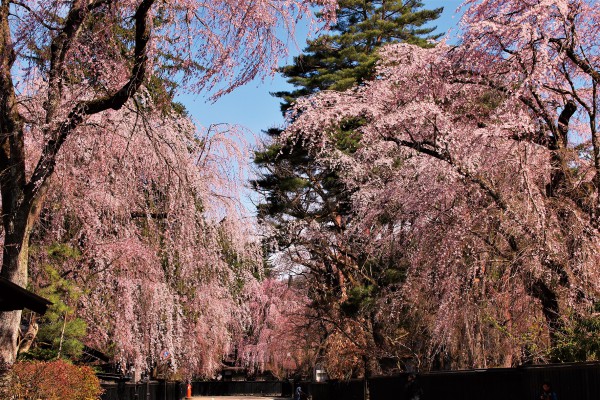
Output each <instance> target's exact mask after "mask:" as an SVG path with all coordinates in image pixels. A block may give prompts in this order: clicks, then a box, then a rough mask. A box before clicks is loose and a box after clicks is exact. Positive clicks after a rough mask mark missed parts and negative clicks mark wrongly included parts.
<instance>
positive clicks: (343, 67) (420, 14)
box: [253, 0, 443, 246]
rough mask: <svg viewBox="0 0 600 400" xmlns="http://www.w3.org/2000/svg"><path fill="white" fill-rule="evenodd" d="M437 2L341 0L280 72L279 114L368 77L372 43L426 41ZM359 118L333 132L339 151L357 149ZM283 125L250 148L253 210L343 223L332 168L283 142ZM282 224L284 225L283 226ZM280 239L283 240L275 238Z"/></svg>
mask: <svg viewBox="0 0 600 400" xmlns="http://www.w3.org/2000/svg"><path fill="white" fill-rule="evenodd" d="M442 10H443V9H442V8H437V9H434V10H426V9H423V2H422V1H415V0H391V1H390V0H379V1H364V0H341V1H340V2H339V8H338V11H337V23H336V24H335V25H334V26H333V27H332V29H331V31H330V32H329V33H328V34H325V35H322V36H320V37H318V38H316V39H314V40H311V41H309V42H308V46H307V47H306V49H305V50H304V53H303V54H301V55H299V56H298V57H295V58H294V62H293V64H291V65H288V66H286V67H283V68H282V69H281V73H282V74H283V75H284V76H285V77H286V78H287V80H288V82H289V83H291V84H292V85H294V86H295V89H294V90H292V91H289V92H278V93H275V94H274V95H275V96H277V97H279V98H281V99H282V100H283V103H282V105H281V107H282V111H283V112H284V113H285V112H286V110H288V109H289V107H290V105H291V104H292V103H293V101H294V100H295V99H297V98H299V97H301V96H306V95H310V94H312V93H316V92H318V91H321V90H345V89H348V88H349V87H352V86H353V85H356V84H361V83H362V82H364V81H366V80H368V79H370V78H372V75H373V70H374V66H375V64H376V62H377V49H378V48H379V47H381V46H382V45H384V44H388V43H397V42H405V43H412V44H417V45H420V46H431V45H432V42H433V41H434V40H435V39H437V38H439V36H440V35H433V34H432V32H433V31H434V30H435V27H432V26H429V23H430V22H431V21H433V20H435V19H436V18H438V17H439V15H440V14H441V12H442ZM357 124H360V121H348V122H347V123H346V124H345V125H344V126H340V129H339V131H338V132H337V136H338V144H339V147H340V149H341V150H343V151H347V152H353V151H355V150H356V149H357V148H358V146H359V142H360V138H359V136H358V135H357V134H356V133H355V131H354V129H355V128H356V126H357ZM280 133H281V131H280V130H279V129H277V128H274V129H269V130H268V131H267V135H268V136H269V137H270V139H269V141H270V143H269V144H268V145H267V146H266V148H265V149H264V150H263V151H259V152H257V153H256V154H255V159H254V162H255V163H256V164H257V165H258V166H259V167H260V168H261V171H262V176H261V177H260V179H258V180H256V181H254V182H253V184H254V187H255V189H256V190H257V191H259V192H260V193H262V194H263V195H264V199H265V201H264V202H263V203H262V204H259V216H260V217H261V218H262V219H263V221H269V222H270V223H273V224H275V225H276V228H278V229H279V230H281V229H284V228H285V225H287V223H288V222H289V221H290V220H294V219H303V220H306V219H310V220H316V221H317V222H319V223H321V224H323V225H324V226H325V227H327V228H331V227H333V228H334V229H337V230H339V229H342V227H343V223H344V219H345V218H344V216H345V211H346V209H347V205H348V197H349V193H347V191H346V189H345V188H344V187H343V186H341V185H340V183H339V180H338V179H336V172H335V171H333V170H331V169H330V168H327V167H326V166H322V165H318V164H317V163H316V162H315V159H314V157H312V155H311V154H310V152H309V151H308V150H307V149H306V148H305V147H304V146H303V144H302V143H299V142H297V143H287V144H282V143H280V142H278V141H277V140H276V139H277V137H278V136H279V135H280ZM284 230H285V229H284ZM281 244H282V245H284V246H285V245H286V243H281Z"/></svg>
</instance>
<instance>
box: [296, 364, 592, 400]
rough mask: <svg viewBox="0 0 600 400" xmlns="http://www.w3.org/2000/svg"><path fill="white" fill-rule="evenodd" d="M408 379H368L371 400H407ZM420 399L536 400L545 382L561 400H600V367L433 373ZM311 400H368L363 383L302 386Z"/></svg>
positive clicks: (423, 377) (424, 377) (427, 377)
mask: <svg viewBox="0 0 600 400" xmlns="http://www.w3.org/2000/svg"><path fill="white" fill-rule="evenodd" d="M407 377H408V374H402V375H399V376H392V377H376V378H371V379H369V380H368V390H369V394H370V398H371V400H388V399H393V400H404V399H405V396H404V393H403V388H404V385H405V384H406V381H407ZM417 379H418V382H419V384H420V386H421V387H422V389H423V396H422V397H421V399H422V400H435V399H442V398H443V399H444V400H538V399H539V395H540V391H541V386H542V383H543V382H544V381H548V382H550V383H551V384H552V388H553V390H554V391H555V392H556V393H557V395H558V398H559V400H600V363H577V364H556V365H540V366H527V367H519V368H494V369H486V370H470V371H453V372H431V373H426V374H422V375H420V376H419V377H418V378H417ZM303 386H305V387H306V389H304V387H303V389H304V390H305V391H308V393H309V394H310V395H311V398H312V400H336V399H344V400H364V381H363V380H353V381H349V382H335V381H330V382H327V383H311V384H307V385H303Z"/></svg>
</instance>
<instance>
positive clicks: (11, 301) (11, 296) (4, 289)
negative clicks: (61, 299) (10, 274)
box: [0, 277, 52, 314]
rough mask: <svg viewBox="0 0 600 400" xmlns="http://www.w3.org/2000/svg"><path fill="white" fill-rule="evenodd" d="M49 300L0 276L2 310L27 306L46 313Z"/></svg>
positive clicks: (19, 308) (0, 307) (39, 312)
mask: <svg viewBox="0 0 600 400" xmlns="http://www.w3.org/2000/svg"><path fill="white" fill-rule="evenodd" d="M50 304H52V302H50V301H49V300H46V299H45V298H43V297H41V296H38V295H37V294H35V293H33V292H30V291H29V290H27V289H25V288H22V287H21V286H19V285H17V284H15V283H12V282H11V281H9V280H7V279H5V278H3V277H0V311H14V310H22V309H24V308H27V309H29V310H31V311H34V312H36V313H38V314H44V313H45V312H46V310H47V309H48V306H49V305H50Z"/></svg>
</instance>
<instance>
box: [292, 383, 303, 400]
mask: <svg viewBox="0 0 600 400" xmlns="http://www.w3.org/2000/svg"><path fill="white" fill-rule="evenodd" d="M303 395H304V392H303V391H302V388H301V387H300V385H298V387H297V388H296V392H295V393H294V400H302V396H303Z"/></svg>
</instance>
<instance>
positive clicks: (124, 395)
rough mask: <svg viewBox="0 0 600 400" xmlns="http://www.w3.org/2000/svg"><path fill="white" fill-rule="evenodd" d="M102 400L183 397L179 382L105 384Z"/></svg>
mask: <svg viewBox="0 0 600 400" xmlns="http://www.w3.org/2000/svg"><path fill="white" fill-rule="evenodd" d="M102 389H104V393H103V394H102V400H180V399H182V398H184V397H185V389H186V386H184V385H183V384H182V383H181V382H164V381H162V382H157V381H151V382H146V383H139V384H133V383H128V382H127V383H126V382H118V383H107V384H102Z"/></svg>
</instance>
